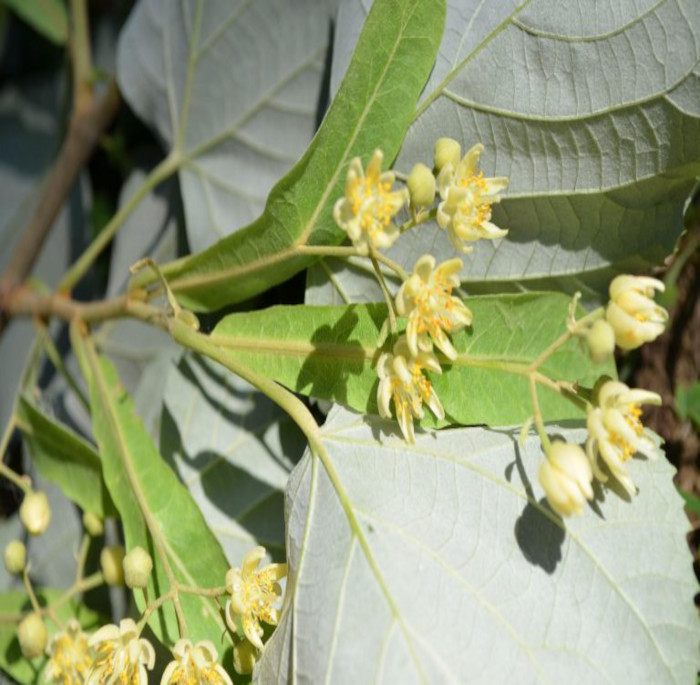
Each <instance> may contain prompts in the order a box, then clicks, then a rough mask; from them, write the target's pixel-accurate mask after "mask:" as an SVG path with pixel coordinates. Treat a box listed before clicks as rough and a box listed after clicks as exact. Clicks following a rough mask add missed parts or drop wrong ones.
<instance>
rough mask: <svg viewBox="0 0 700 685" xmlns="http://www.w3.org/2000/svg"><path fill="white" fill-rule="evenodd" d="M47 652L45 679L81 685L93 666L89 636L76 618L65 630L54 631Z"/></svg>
mask: <svg viewBox="0 0 700 685" xmlns="http://www.w3.org/2000/svg"><path fill="white" fill-rule="evenodd" d="M46 654H47V655H48V657H49V660H48V662H47V663H46V667H45V668H44V680H45V681H46V682H48V683H61V685H81V684H82V683H84V682H85V678H86V677H87V674H88V671H89V670H90V667H91V666H92V653H91V651H90V647H88V636H87V635H86V634H85V633H84V632H83V631H82V628H81V627H80V623H78V621H76V620H75V619H71V620H70V621H69V622H68V625H67V626H66V629H65V630H62V631H60V632H57V633H54V635H53V637H52V638H51V640H49V644H48V647H47V648H46Z"/></svg>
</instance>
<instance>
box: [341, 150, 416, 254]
mask: <svg viewBox="0 0 700 685" xmlns="http://www.w3.org/2000/svg"><path fill="white" fill-rule="evenodd" d="M382 159H383V154H382V151H381V150H375V151H374V154H373V155H372V159H370V161H369V164H368V165H367V172H366V173H365V172H364V170H363V169H362V162H361V161H360V158H359V157H355V158H354V159H353V160H352V161H351V162H350V167H349V169H348V175H347V177H346V180H345V197H342V198H340V199H339V200H338V201H337V202H336V203H335V206H334V207H333V217H334V219H335V221H336V223H337V224H338V226H340V227H341V228H342V229H343V230H344V231H345V232H346V233H347V234H348V236H349V237H350V240H351V241H352V243H353V245H354V246H355V247H356V248H357V249H358V250H360V252H362V253H364V254H368V253H369V252H370V250H371V249H385V248H388V247H391V245H393V244H394V242H395V241H396V239H397V238H398V237H399V234H400V233H399V229H398V227H397V226H395V225H394V224H393V223H392V219H393V218H394V216H395V215H396V213H397V212H398V211H399V210H400V209H401V208H402V207H403V206H404V205H405V204H406V202H407V201H408V191H407V190H406V189H405V188H404V189H402V190H397V191H392V186H393V185H394V174H393V172H391V171H385V172H382Z"/></svg>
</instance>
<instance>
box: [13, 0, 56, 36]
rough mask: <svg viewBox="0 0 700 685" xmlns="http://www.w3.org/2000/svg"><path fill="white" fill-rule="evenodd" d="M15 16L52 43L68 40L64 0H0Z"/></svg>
mask: <svg viewBox="0 0 700 685" xmlns="http://www.w3.org/2000/svg"><path fill="white" fill-rule="evenodd" d="M1 4H3V5H5V6H6V7H9V8H10V9H11V10H12V11H13V12H16V13H17V16H19V17H21V18H22V19H24V21H26V22H27V23H28V24H29V25H30V26H31V27H32V28H33V29H34V30H36V31H38V32H39V33H40V34H41V35H42V36H44V37H45V38H48V39H49V40H50V41H51V42H52V43H56V44H57V45H65V43H66V41H67V40H68V12H67V11H66V4H65V2H64V0H1Z"/></svg>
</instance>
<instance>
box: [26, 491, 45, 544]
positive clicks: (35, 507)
mask: <svg viewBox="0 0 700 685" xmlns="http://www.w3.org/2000/svg"><path fill="white" fill-rule="evenodd" d="M19 518H20V521H22V524H23V525H24V527H25V528H26V529H27V532H28V533H29V534H30V535H41V534H42V533H43V532H44V531H45V530H46V529H47V528H48V527H49V523H50V522H51V507H50V506H49V500H48V499H47V497H46V494H45V493H43V492H29V493H27V494H26V495H25V496H24V500H23V501H22V506H21V507H20V508H19Z"/></svg>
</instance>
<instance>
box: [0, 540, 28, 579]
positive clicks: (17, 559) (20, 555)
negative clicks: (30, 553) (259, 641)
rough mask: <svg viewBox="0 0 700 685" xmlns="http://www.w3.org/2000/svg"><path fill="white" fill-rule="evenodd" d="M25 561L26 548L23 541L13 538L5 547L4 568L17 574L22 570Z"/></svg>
mask: <svg viewBox="0 0 700 685" xmlns="http://www.w3.org/2000/svg"><path fill="white" fill-rule="evenodd" d="M26 562H27V548H26V547H25V546H24V543H23V542H20V541H19V540H13V541H12V542H10V543H9V544H8V545H7V547H5V568H6V569H7V572H8V573H11V574H12V575H18V574H20V573H22V571H24V565H25V563H26Z"/></svg>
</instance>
